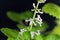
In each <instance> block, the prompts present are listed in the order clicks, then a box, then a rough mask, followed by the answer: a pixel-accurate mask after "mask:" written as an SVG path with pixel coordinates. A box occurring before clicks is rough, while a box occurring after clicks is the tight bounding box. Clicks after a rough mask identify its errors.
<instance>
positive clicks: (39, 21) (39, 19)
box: [35, 15, 42, 26]
mask: <svg viewBox="0 0 60 40" xmlns="http://www.w3.org/2000/svg"><path fill="white" fill-rule="evenodd" d="M37 16H38V17H37V18H35V19H36V22H37V23H38V24H40V26H41V25H42V19H41V17H40V15H37Z"/></svg>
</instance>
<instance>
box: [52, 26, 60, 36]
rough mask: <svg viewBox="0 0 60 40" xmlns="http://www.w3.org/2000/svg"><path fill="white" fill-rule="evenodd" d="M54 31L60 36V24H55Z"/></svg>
mask: <svg viewBox="0 0 60 40" xmlns="http://www.w3.org/2000/svg"><path fill="white" fill-rule="evenodd" d="M52 33H53V34H56V35H59V36H60V25H57V26H55V28H54V29H53V31H52Z"/></svg>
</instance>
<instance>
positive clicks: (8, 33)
mask: <svg viewBox="0 0 60 40" xmlns="http://www.w3.org/2000/svg"><path fill="white" fill-rule="evenodd" d="M1 32H2V33H4V34H5V35H6V36H7V37H12V38H16V37H17V35H18V31H16V30H13V29H9V28H2V29H1Z"/></svg>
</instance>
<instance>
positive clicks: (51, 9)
mask: <svg viewBox="0 0 60 40" xmlns="http://www.w3.org/2000/svg"><path fill="white" fill-rule="evenodd" d="M42 10H43V12H45V13H47V14H49V15H52V16H54V17H56V18H59V19H60V7H59V6H58V5H56V4H53V3H48V4H45V5H44V6H43V8H42Z"/></svg>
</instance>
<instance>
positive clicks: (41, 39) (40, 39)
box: [34, 34, 44, 40]
mask: <svg viewBox="0 0 60 40" xmlns="http://www.w3.org/2000/svg"><path fill="white" fill-rule="evenodd" d="M34 40H44V38H43V36H42V35H41V34H40V35H35V36H34Z"/></svg>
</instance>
